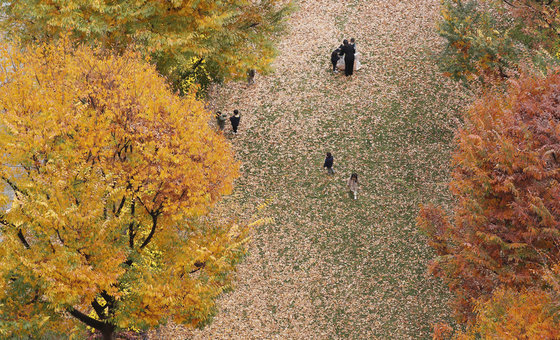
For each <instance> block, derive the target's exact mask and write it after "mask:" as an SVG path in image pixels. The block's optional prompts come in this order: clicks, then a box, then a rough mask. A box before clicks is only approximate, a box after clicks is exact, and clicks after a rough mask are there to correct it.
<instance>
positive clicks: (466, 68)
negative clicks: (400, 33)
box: [438, 0, 557, 84]
mask: <svg viewBox="0 0 560 340" xmlns="http://www.w3.org/2000/svg"><path fill="white" fill-rule="evenodd" d="M441 15H442V19H441V20H440V21H439V23H438V31H439V34H440V35H441V36H442V37H444V38H445V39H446V41H447V43H446V45H445V48H444V49H443V51H442V52H441V56H440V67H441V70H442V71H443V72H444V74H445V75H447V76H450V77H451V78H453V79H455V80H460V81H462V82H463V83H464V84H469V83H471V82H478V83H482V84H488V83H497V82H500V81H502V80H504V79H507V78H509V77H511V76H512V75H517V74H518V73H519V71H520V69H521V68H527V67H529V68H533V67H534V68H537V69H540V70H541V71H544V72H546V70H547V69H548V67H549V66H551V65H554V64H555V63H557V59H555V58H554V57H553V56H554V54H555V53H556V48H555V47H553V46H557V44H555V43H548V44H544V43H543V39H544V36H545V35H546V34H545V33H543V32H541V31H539V29H538V28H537V27H533V26H531V25H530V23H529V22H528V21H527V20H523V18H522V17H520V16H519V15H516V12H512V11H510V10H508V8H507V7H504V3H503V2H501V1H484V0H466V1H462V0H444V1H443V4H442V10H441ZM545 47H547V48H548V49H547V48H545Z"/></svg>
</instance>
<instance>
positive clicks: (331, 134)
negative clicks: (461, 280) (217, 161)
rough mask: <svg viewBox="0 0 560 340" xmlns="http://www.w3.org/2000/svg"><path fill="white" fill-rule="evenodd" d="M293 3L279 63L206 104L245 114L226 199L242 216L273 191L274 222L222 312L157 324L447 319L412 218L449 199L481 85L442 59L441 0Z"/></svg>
mask: <svg viewBox="0 0 560 340" xmlns="http://www.w3.org/2000/svg"><path fill="white" fill-rule="evenodd" d="M296 6H297V9H296V11H295V12H294V13H293V14H292V15H291V17H290V20H289V30H288V32H287V33H286V34H285V35H284V36H282V37H280V38H279V46H278V48H279V56H278V58H277V60H276V61H275V63H274V67H275V72H274V73H272V74H270V75H266V76H263V75H257V77H256V82H255V84H253V85H247V84H244V83H228V84H224V85H222V86H219V87H216V88H214V89H213V90H212V93H211V103H210V107H211V109H213V110H222V111H227V112H228V113H231V112H232V111H233V109H239V110H240V111H241V114H242V118H241V125H240V128H239V131H240V132H239V134H238V135H237V136H233V135H232V134H231V132H230V131H229V130H228V131H226V134H227V135H228V136H229V138H230V139H231V142H232V143H233V145H234V147H235V150H236V156H237V158H238V159H239V160H240V161H241V162H242V164H243V165H242V169H241V171H242V177H241V178H240V179H239V180H238V181H237V183H236V189H235V190H234V193H233V194H232V195H231V197H228V198H226V199H225V201H224V202H223V204H222V205H221V206H220V207H218V208H217V209H218V212H219V213H222V214H227V215H228V216H231V217H237V218H239V219H241V220H243V219H247V218H249V216H251V215H252V214H254V212H255V207H256V206H257V205H259V204H260V203H262V202H264V201H265V200H267V199H270V200H271V204H270V206H269V207H268V208H267V210H266V211H265V212H264V213H261V215H263V216H270V217H273V218H274V220H275V222H274V223H272V224H268V225H265V226H262V227H259V228H258V229H257V230H255V232H254V236H253V240H252V243H251V246H250V249H249V254H248V256H247V257H246V259H245V261H244V262H243V264H242V265H241V266H240V267H239V271H238V277H237V280H236V286H235V288H234V290H233V291H231V292H229V293H227V294H225V295H224V296H223V297H222V298H221V299H220V300H219V303H218V313H217V315H216V317H215V318H214V319H213V321H212V323H211V324H209V325H208V326H206V327H205V328H203V329H201V330H194V331H193V330H186V329H183V328H182V327H180V326H176V325H168V326H166V327H164V328H161V329H159V330H157V331H154V332H152V334H151V337H152V338H157V339H159V338H192V339H329V338H331V339H376V338H378V339H389V338H391V339H422V338H429V337H430V334H431V325H432V324H434V323H436V322H441V321H449V314H450V311H449V309H448V307H447V301H448V298H449V296H448V293H447V290H446V288H445V287H444V285H443V284H442V283H441V282H440V281H437V280H435V279H434V278H432V277H429V276H427V275H426V264H427V262H428V261H429V259H431V258H432V257H433V253H432V251H431V250H430V249H429V248H428V246H427V245H426V242H425V239H424V237H423V236H422V235H420V234H419V233H418V232H417V230H416V227H415V218H416V213H417V211H418V205H419V204H420V203H426V202H434V203H440V204H444V205H445V204H448V203H449V202H450V201H451V198H450V194H449V191H448V188H447V184H446V183H447V182H448V179H449V173H450V169H449V161H450V153H451V150H452V141H453V133H454V131H455V129H456V128H457V126H458V125H459V124H460V110H461V109H462V108H463V107H464V105H465V104H466V103H467V102H468V98H469V97H470V96H469V94H468V93H466V91H465V89H463V88H461V87H459V86H458V85H456V84H453V83H452V82H450V81H449V80H447V79H446V78H444V77H443V76H441V75H440V73H439V72H438V70H437V67H436V64H435V63H436V61H435V58H436V57H435V53H437V51H438V50H440V49H441V45H442V40H441V38H439V37H438V35H437V33H436V29H435V21H436V19H437V16H438V12H439V6H440V1H439V0H344V1H331V0H300V1H297V2H296ZM351 37H354V38H356V41H357V47H358V51H359V52H360V53H361V61H362V64H363V68H362V69H361V70H359V71H357V72H356V73H355V75H354V76H353V77H351V78H350V79H347V78H345V77H344V76H343V75H340V74H338V75H333V74H332V73H331V72H330V60H329V59H330V52H331V51H332V50H333V49H334V48H336V47H337V46H338V45H339V44H340V43H341V41H342V39H343V38H351ZM240 53H243V51H240ZM327 151H330V152H332V153H333V155H334V159H335V166H334V169H335V171H336V174H335V175H334V176H332V177H329V176H328V175H326V173H325V172H324V170H323V169H322V165H323V160H324V157H325V153H326V152H327ZM352 172H356V173H358V175H359V179H360V182H361V191H360V193H359V195H358V199H357V200H353V199H352V198H351V197H350V195H349V192H348V190H347V187H346V181H347V179H348V177H349V176H350V174H351V173H352Z"/></svg>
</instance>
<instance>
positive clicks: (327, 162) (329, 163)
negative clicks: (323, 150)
mask: <svg viewBox="0 0 560 340" xmlns="http://www.w3.org/2000/svg"><path fill="white" fill-rule="evenodd" d="M333 163H334V157H333V156H332V154H331V153H330V152H327V157H326V158H325V163H324V164H323V168H327V173H328V174H329V175H334V170H333V168H332V166H333Z"/></svg>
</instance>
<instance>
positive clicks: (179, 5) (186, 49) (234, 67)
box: [0, 0, 290, 84]
mask: <svg viewBox="0 0 560 340" xmlns="http://www.w3.org/2000/svg"><path fill="white" fill-rule="evenodd" d="M289 8H290V6H289V3H288V4H287V3H286V1H283V0H262V1H258V2H255V1H248V0H228V1H214V0H176V1H162V0H157V1H153V0H141V1H137V0H99V1H90V0H18V1H12V0H2V1H0V11H1V15H2V16H3V18H4V19H3V21H2V26H3V29H4V30H5V31H6V32H8V34H9V36H10V35H11V36H17V37H19V38H21V39H22V40H23V41H24V42H44V41H50V40H52V39H57V38H59V37H60V36H61V35H62V34H67V33H69V34H70V35H71V37H72V38H75V39H77V40H78V41H80V42H89V43H92V44H93V45H94V46H97V45H98V44H101V45H102V46H105V47H109V48H112V49H115V50H117V51H123V50H125V49H127V48H128V47H129V46H130V45H135V46H137V47H138V48H140V49H141V50H142V51H143V52H144V53H145V54H147V55H150V56H152V57H153V58H154V60H155V61H156V63H157V65H158V69H159V70H160V72H162V73H163V74H164V75H166V76H171V80H172V81H174V82H175V83H176V84H179V83H180V82H181V79H179V76H180V75H185V74H186V75H190V74H192V73H194V72H196V68H197V67H200V66H201V64H202V62H204V63H205V67H206V68H207V69H208V71H209V77H211V78H212V79H214V80H219V79H222V78H224V77H225V78H231V77H244V76H245V75H246V72H247V70H249V69H256V70H258V71H263V72H266V71H268V70H269V68H270V63H271V61H272V60H273V57H274V55H275V49H274V46H273V38H274V36H275V34H276V33H277V32H279V31H280V30H281V29H282V28H283V26H284V25H283V24H284V18H285V16H286V13H287V12H288V10H289ZM203 74H204V73H203Z"/></svg>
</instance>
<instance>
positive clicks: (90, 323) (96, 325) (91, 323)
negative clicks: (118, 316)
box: [66, 308, 107, 331]
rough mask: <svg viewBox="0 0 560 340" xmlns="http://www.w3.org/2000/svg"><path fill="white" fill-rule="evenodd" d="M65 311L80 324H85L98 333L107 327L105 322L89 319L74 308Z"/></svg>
mask: <svg viewBox="0 0 560 340" xmlns="http://www.w3.org/2000/svg"><path fill="white" fill-rule="evenodd" d="M66 311H67V312H68V313H70V315H72V316H73V317H75V318H76V319H78V320H80V321H81V322H83V323H85V324H86V325H88V326H90V327H92V328H95V329H97V330H98V331H102V330H103V329H104V328H105V327H106V326H107V324H106V323H105V322H102V321H99V320H95V319H94V318H91V317H89V316H87V315H85V314H84V313H82V312H80V311H78V310H76V309H74V308H68V309H67V310H66Z"/></svg>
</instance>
